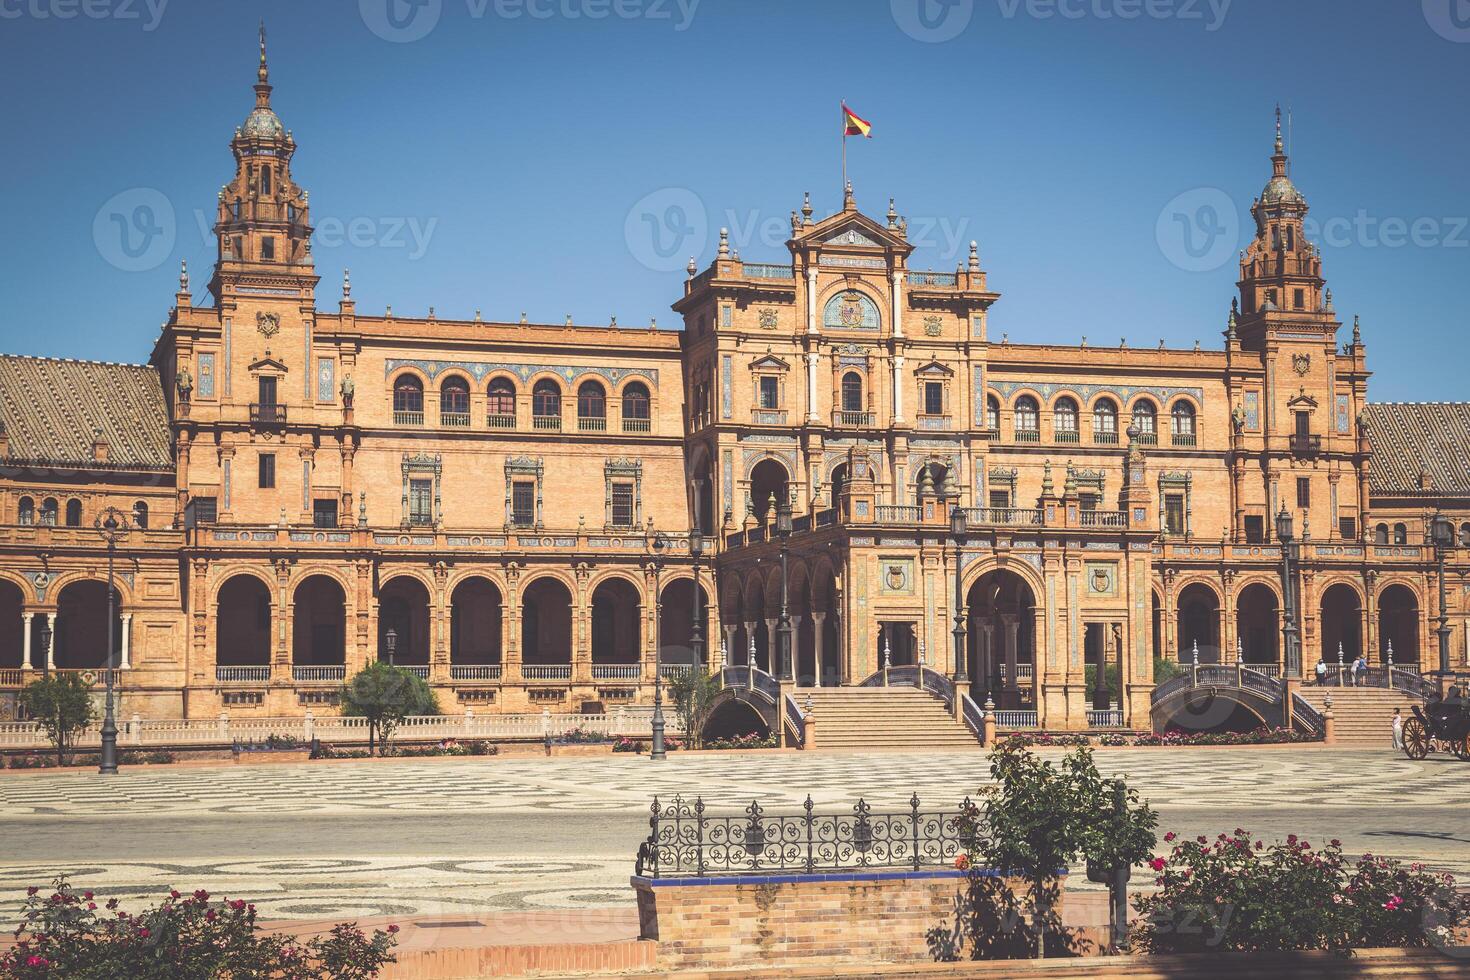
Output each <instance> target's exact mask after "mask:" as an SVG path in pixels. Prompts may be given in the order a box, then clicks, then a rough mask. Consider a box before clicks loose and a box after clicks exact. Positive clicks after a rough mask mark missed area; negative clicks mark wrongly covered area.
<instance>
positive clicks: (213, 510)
mask: <svg viewBox="0 0 1470 980" xmlns="http://www.w3.org/2000/svg"><path fill="white" fill-rule="evenodd" d="M189 508H190V509H191V510H193V512H194V523H195V524H213V523H214V522H215V521H217V520H219V498H218V497H195V498H194V499H193V500H190V501H189Z"/></svg>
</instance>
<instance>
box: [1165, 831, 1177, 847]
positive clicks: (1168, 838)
mask: <svg viewBox="0 0 1470 980" xmlns="http://www.w3.org/2000/svg"><path fill="white" fill-rule="evenodd" d="M1176 836H1178V835H1177V834H1175V833H1174V831H1172V830H1171V831H1169V832H1168V833H1167V834H1165V835H1164V842H1165V843H1168V844H1172V843H1174V838H1175V837H1176Z"/></svg>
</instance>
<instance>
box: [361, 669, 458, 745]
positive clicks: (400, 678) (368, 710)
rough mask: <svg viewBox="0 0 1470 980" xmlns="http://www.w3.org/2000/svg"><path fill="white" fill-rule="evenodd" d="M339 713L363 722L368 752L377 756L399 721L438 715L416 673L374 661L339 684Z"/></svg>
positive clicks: (430, 692)
mask: <svg viewBox="0 0 1470 980" xmlns="http://www.w3.org/2000/svg"><path fill="white" fill-rule="evenodd" d="M342 713H343V714H344V715H349V716H352V717H357V718H366V719H367V723H368V751H369V752H371V751H372V750H373V746H374V745H375V744H376V745H377V746H378V751H379V754H381V753H382V750H383V749H384V748H386V747H387V745H388V740H389V739H391V738H392V737H393V732H394V731H395V730H396V729H397V728H398V726H399V724H400V723H402V721H403V719H405V718H407V717H409V716H410V715H437V714H439V699H438V698H437V697H435V695H434V691H433V690H432V689H431V688H430V687H429V685H428V684H427V683H426V682H425V681H424V680H423V679H422V678H420V677H419V676H418V675H417V674H415V673H413V672H412V671H410V670H408V669H407V668H405V667H395V666H394V665H392V664H389V663H385V662H384V661H381V660H378V661H374V662H373V663H371V664H368V665H367V667H365V668H363V669H362V670H361V671H359V672H358V673H356V674H354V675H353V676H352V677H351V678H349V679H348V680H347V683H345V684H343V685H342Z"/></svg>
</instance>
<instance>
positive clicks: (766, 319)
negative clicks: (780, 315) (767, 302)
mask: <svg viewBox="0 0 1470 980" xmlns="http://www.w3.org/2000/svg"><path fill="white" fill-rule="evenodd" d="M760 324H761V329H762V330H775V329H776V311H775V310H772V309H765V310H761V314H760Z"/></svg>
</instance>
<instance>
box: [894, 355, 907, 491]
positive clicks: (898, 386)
mask: <svg viewBox="0 0 1470 980" xmlns="http://www.w3.org/2000/svg"><path fill="white" fill-rule="evenodd" d="M903 360H904V358H903V355H902V354H894V355H893V421H895V422H902V421H903ZM899 492H900V491H899V489H898V488H897V487H894V497H893V499H894V502H895V503H897V502H898V500H899Z"/></svg>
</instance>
